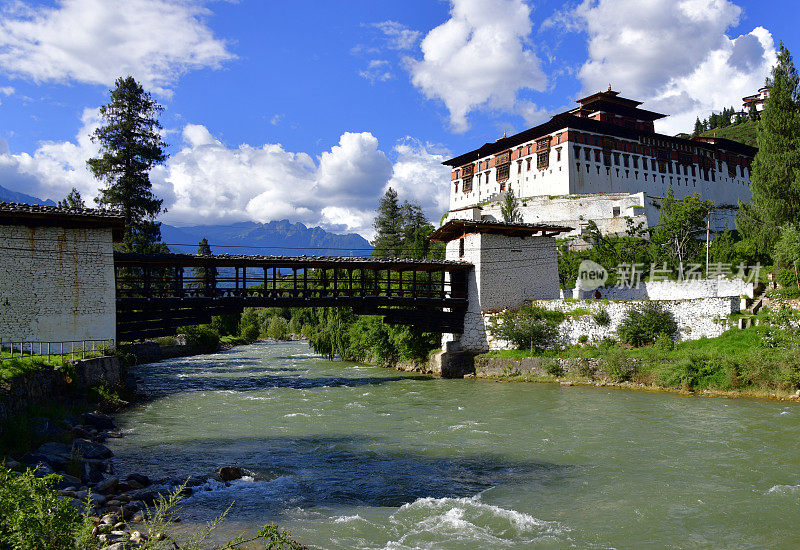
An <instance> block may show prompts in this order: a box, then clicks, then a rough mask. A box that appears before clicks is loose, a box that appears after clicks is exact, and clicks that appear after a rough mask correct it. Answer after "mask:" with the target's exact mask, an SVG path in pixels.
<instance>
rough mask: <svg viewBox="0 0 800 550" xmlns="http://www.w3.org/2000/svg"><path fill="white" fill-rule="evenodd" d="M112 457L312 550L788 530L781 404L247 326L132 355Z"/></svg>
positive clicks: (788, 471)
mask: <svg viewBox="0 0 800 550" xmlns="http://www.w3.org/2000/svg"><path fill="white" fill-rule="evenodd" d="M136 374H137V376H138V377H139V378H140V379H141V381H140V389H142V390H143V391H144V392H146V393H149V394H150V395H151V396H153V399H152V400H151V401H148V402H147V403H144V404H141V405H139V406H136V407H133V408H132V409H130V410H128V411H126V412H125V413H123V414H121V415H119V417H118V422H119V424H120V426H121V427H122V428H123V429H124V430H125V432H126V434H127V435H126V436H125V437H123V438H121V439H119V440H115V441H114V442H113V444H112V450H113V451H114V452H115V453H116V464H117V466H118V469H120V470H121V471H124V472H132V471H138V472H142V473H146V474H148V475H150V476H151V477H154V478H159V477H178V478H185V477H188V476H209V475H212V474H213V472H214V471H215V470H216V468H217V467H219V466H224V465H238V466H241V467H243V468H245V469H246V470H247V473H248V476H247V477H246V478H244V479H242V480H239V481H236V482H233V483H232V484H231V485H230V486H228V487H226V486H224V484H221V483H218V482H213V481H210V482H207V483H206V484H205V485H204V486H202V487H200V488H199V490H197V491H195V494H194V495H193V496H191V497H189V498H187V499H186V500H185V502H184V510H183V511H182V512H181V516H182V518H183V520H184V522H190V523H191V522H200V521H204V520H207V519H209V518H211V517H213V516H214V515H216V514H219V513H220V512H222V511H223V510H224V509H225V508H226V507H227V506H228V505H229V504H230V503H231V502H232V501H235V502H234V505H233V508H232V510H231V513H230V516H229V519H228V520H227V521H226V523H225V528H224V531H223V532H222V533H221V535H234V534H238V533H240V532H242V531H247V530H249V531H253V530H255V529H256V528H257V527H258V526H260V525H262V524H264V523H266V522H277V523H279V524H280V525H281V526H283V527H286V528H289V529H291V530H292V531H293V532H294V535H295V537H296V538H298V539H299V540H300V541H301V542H303V543H305V544H308V545H309V546H311V547H313V548H391V549H405V548H431V549H451V548H470V549H472V548H565V547H575V548H666V547H669V548H796V547H797V546H798V542H797V537H798V534H800V446H799V445H798V442H800V407H798V405H797V404H793V403H792V404H787V403H778V402H770V401H765V400H749V399H738V400H730V399H714V398H699V397H691V396H680V395H673V394H665V393H648V392H634V391H625V390H619V389H611V388H584V387H566V388H564V387H560V386H557V385H551V384H522V383H497V382H490V381H481V380H441V379H435V378H431V377H427V376H421V375H415V374H407V373H398V372H397V371H393V370H388V369H381V368H376V367H371V366H365V365H360V364H355V363H346V362H330V361H327V360H325V359H323V358H321V357H319V356H317V355H315V354H313V353H312V352H311V351H310V350H309V348H308V346H306V345H305V344H304V343H299V342H293V343H285V344H268V343H258V344H254V345H251V346H242V347H237V348H235V349H233V350H231V351H228V352H225V353H220V354H215V355H206V356H198V357H192V358H185V359H179V360H170V361H163V362H160V363H155V364H151V365H143V366H140V367H137V370H136Z"/></svg>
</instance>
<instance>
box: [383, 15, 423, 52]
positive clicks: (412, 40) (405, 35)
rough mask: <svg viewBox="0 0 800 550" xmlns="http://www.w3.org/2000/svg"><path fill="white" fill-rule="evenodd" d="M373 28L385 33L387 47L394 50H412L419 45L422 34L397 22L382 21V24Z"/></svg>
mask: <svg viewBox="0 0 800 550" xmlns="http://www.w3.org/2000/svg"><path fill="white" fill-rule="evenodd" d="M372 26H373V27H375V28H376V29H378V30H380V31H381V32H382V33H383V35H384V37H385V39H386V44H387V46H388V47H389V48H391V49H393V50H410V49H412V48H413V47H414V46H416V45H417V42H419V37H420V35H421V34H422V33H421V32H419V31H415V30H413V29H409V28H408V27H406V26H405V25H403V24H402V23H398V22H397V21H381V22H380V23H373V24H372Z"/></svg>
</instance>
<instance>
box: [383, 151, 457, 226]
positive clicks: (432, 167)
mask: <svg viewBox="0 0 800 550" xmlns="http://www.w3.org/2000/svg"><path fill="white" fill-rule="evenodd" d="M394 151H395V153H396V154H397V160H396V161H395V163H394V167H393V170H392V177H391V179H390V180H389V181H388V183H387V184H386V187H387V188H388V187H392V188H393V189H394V190H395V191H397V193H398V194H399V195H400V197H401V198H402V199H403V200H407V201H409V202H413V203H417V204H419V205H420V206H422V208H423V210H424V211H425V214H426V215H427V216H428V219H430V220H431V221H432V222H433V223H434V224H437V223H438V221H439V218H440V217H441V216H442V214H444V213H445V212H446V211H447V210H448V209H449V208H450V206H449V205H450V186H449V181H450V168H448V167H447V166H443V165H442V162H444V161H445V160H447V159H448V158H450V155H449V152H448V151H447V150H445V149H443V148H441V147H437V146H435V145H432V144H430V143H423V142H422V141H420V140H418V139H415V138H412V137H411V136H406V137H405V138H404V139H402V140H400V142H399V143H398V144H397V145H395V147H394Z"/></svg>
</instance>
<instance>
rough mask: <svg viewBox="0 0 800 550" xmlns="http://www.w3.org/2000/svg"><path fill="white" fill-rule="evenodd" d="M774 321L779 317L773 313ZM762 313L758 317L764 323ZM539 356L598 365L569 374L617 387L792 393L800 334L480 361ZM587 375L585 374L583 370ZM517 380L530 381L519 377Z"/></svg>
mask: <svg viewBox="0 0 800 550" xmlns="http://www.w3.org/2000/svg"><path fill="white" fill-rule="evenodd" d="M771 315H772V316H773V317H778V314H777V313H776V312H772V313H771ZM766 317H767V314H765V316H764V317H763V318H766ZM531 356H533V357H542V358H555V359H576V360H578V361H576V364H577V363H578V362H580V361H582V360H590V359H594V360H597V364H598V365H599V367H600V372H597V373H592V376H587V375H586V374H585V373H581V372H578V371H579V370H580V369H578V368H576V369H575V372H571V373H570V374H568V375H567V376H568V377H570V378H571V379H575V380H579V381H589V380H592V379H593V378H594V377H599V378H606V379H610V380H612V381H616V382H622V381H631V382H633V383H638V384H644V385H648V386H661V387H666V388H680V389H684V390H718V391H738V392H746V393H753V394H759V395H760V394H772V393H776V392H777V393H786V394H793V393H794V392H795V391H796V390H797V389H798V388H800V335H798V331H797V330H796V329H792V328H784V327H782V326H779V325H772V326H764V325H761V326H755V327H750V328H748V329H745V330H739V329H730V330H728V331H726V332H725V333H723V334H722V335H721V336H719V337H718V338H701V339H699V340H691V341H684V342H676V343H675V344H674V347H672V348H671V349H668V348H666V346H655V345H651V346H644V347H640V348H631V347H628V346H625V345H622V344H619V343H617V342H613V341H605V342H602V343H597V344H588V345H585V346H570V347H568V348H565V349H561V350H546V351H539V352H535V353H533V354H531V353H530V351H528V350H504V351H491V352H489V353H487V354H484V355H483V356H482V357H487V358H515V359H521V358H525V357H531ZM586 370H587V373H588V372H589V369H586ZM518 378H520V379H535V378H536V377H535V376H532V375H526V374H522V375H520V376H519V377H518Z"/></svg>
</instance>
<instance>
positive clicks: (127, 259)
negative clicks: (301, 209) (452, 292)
mask: <svg viewBox="0 0 800 550" xmlns="http://www.w3.org/2000/svg"><path fill="white" fill-rule="evenodd" d="M114 262H115V263H117V264H118V265H124V264H135V265H141V264H148V265H151V266H157V265H162V266H175V265H181V266H185V267H206V266H216V267H236V266H238V267H278V268H292V267H295V268H299V269H303V268H308V269H332V268H334V267H349V268H354V267H355V268H358V269H361V268H364V269H380V270H386V269H390V270H394V271H397V270H415V271H454V270H460V269H469V268H471V267H472V264H469V263H466V262H459V261H450V260H414V259H411V258H369V257H361V256H358V257H348V256H260V255H247V254H211V255H206V256H202V255H199V254H137V253H130V252H115V253H114Z"/></svg>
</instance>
